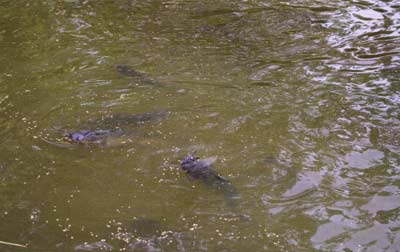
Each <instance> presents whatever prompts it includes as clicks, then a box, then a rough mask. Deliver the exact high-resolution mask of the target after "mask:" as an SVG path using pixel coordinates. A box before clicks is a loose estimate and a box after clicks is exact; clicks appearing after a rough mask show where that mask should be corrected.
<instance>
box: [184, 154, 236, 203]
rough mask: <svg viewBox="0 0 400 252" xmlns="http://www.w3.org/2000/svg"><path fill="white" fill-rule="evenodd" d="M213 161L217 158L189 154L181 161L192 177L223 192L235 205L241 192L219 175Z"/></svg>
mask: <svg viewBox="0 0 400 252" xmlns="http://www.w3.org/2000/svg"><path fill="white" fill-rule="evenodd" d="M213 161H215V159H211V160H209V159H205V160H201V159H200V158H199V157H195V156H192V155H189V156H187V157H185V158H184V159H183V160H182V161H181V168H182V169H183V170H184V171H186V172H187V173H188V174H189V175H190V176H191V177H192V178H195V179H200V180H201V181H203V182H204V183H205V184H206V185H208V186H211V187H213V188H215V189H217V190H218V191H221V192H223V194H224V196H225V199H226V200H227V202H228V204H229V205H230V206H235V205H236V204H237V201H236V200H237V199H239V198H240V196H239V193H238V191H237V189H236V188H235V187H234V186H233V185H232V183H231V182H230V181H229V180H227V179H226V178H224V177H222V176H221V175H219V174H218V173H217V172H216V171H215V170H214V169H213V168H212V162H213Z"/></svg>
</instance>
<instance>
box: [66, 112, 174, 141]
mask: <svg viewBox="0 0 400 252" xmlns="http://www.w3.org/2000/svg"><path fill="white" fill-rule="evenodd" d="M168 114H169V113H168V112H148V113H143V114H137V115H126V114H115V115H111V116H107V117H105V118H102V119H98V120H95V121H92V122H91V123H90V124H92V126H91V127H90V126H89V127H87V128H105V129H106V130H79V131H75V132H69V133H66V134H65V136H66V138H67V139H68V140H69V141H70V142H73V143H83V144H99V145H102V146H104V147H105V146H117V145H120V144H122V143H124V142H126V141H130V140H131V137H135V136H137V135H138V133H137V132H135V131H132V130H129V129H126V128H124V129H123V128H121V127H123V126H139V125H141V124H144V123H146V122H159V121H161V120H162V119H164V118H166V117H167V116H168Z"/></svg>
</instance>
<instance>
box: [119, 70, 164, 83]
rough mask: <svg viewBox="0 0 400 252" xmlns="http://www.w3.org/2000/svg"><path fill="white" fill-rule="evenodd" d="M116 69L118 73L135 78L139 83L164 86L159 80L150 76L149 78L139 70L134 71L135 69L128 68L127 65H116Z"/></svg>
mask: <svg viewBox="0 0 400 252" xmlns="http://www.w3.org/2000/svg"><path fill="white" fill-rule="evenodd" d="M116 69H117V71H118V72H119V73H120V74H122V75H125V76H127V77H131V78H134V79H136V80H137V81H138V82H139V84H144V85H149V86H156V87H163V86H165V85H163V84H161V83H160V82H158V81H156V80H153V79H152V78H150V77H149V76H147V75H146V74H144V73H141V72H139V71H136V70H134V69H132V68H130V67H129V66H126V65H118V66H117V67H116Z"/></svg>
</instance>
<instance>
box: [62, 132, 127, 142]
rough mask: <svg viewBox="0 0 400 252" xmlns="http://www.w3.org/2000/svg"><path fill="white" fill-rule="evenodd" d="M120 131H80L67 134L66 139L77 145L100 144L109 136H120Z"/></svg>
mask: <svg viewBox="0 0 400 252" xmlns="http://www.w3.org/2000/svg"><path fill="white" fill-rule="evenodd" d="M122 134H123V132H122V131H111V130H94V131H91V130H82V131H76V132H72V133H69V134H68V135H67V137H68V138H69V139H70V140H72V141H73V142H77V143H102V142H103V141H105V139H106V138H107V137H109V136H111V135H113V136H120V135H122Z"/></svg>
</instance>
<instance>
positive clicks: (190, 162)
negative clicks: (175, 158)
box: [181, 155, 200, 172]
mask: <svg viewBox="0 0 400 252" xmlns="http://www.w3.org/2000/svg"><path fill="white" fill-rule="evenodd" d="M199 159H200V158H199V157H195V156H192V155H189V156H187V157H185V158H184V159H183V160H182V161H181V167H182V169H183V170H185V171H189V172H190V171H191V170H192V169H193V168H194V167H195V165H196V161H197V160H199Z"/></svg>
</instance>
